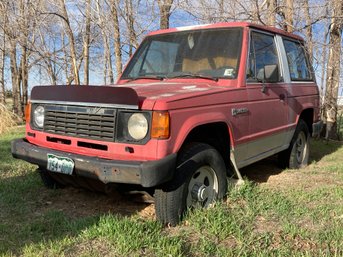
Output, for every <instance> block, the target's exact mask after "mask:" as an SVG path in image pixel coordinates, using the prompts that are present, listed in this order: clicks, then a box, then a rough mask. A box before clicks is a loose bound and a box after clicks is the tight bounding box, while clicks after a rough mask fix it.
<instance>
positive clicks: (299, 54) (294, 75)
mask: <svg viewBox="0 0 343 257" xmlns="http://www.w3.org/2000/svg"><path fill="white" fill-rule="evenodd" d="M283 44H284V46H285V50H286V56H287V62H288V66H289V73H290V76H291V80H293V81H299V80H312V76H311V72H310V68H309V67H310V65H309V62H308V59H307V56H306V54H305V51H304V47H303V46H302V45H301V44H300V43H299V42H295V41H290V40H287V39H283Z"/></svg>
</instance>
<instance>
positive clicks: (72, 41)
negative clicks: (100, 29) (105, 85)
mask: <svg viewBox="0 0 343 257" xmlns="http://www.w3.org/2000/svg"><path fill="white" fill-rule="evenodd" d="M60 6H61V10H62V16H63V21H64V22H63V24H64V28H65V30H66V33H67V35H68V38H69V46H70V55H71V59H72V69H73V74H74V81H75V84H76V85H80V76H79V69H78V65H77V56H76V48H75V38H74V33H73V30H72V29H71V26H70V21H69V17H68V13H67V9H66V6H65V0H60Z"/></svg>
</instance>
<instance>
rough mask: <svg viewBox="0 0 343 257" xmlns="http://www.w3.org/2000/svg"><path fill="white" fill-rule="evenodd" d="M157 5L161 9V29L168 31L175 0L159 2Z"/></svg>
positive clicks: (161, 0)
mask: <svg viewBox="0 0 343 257" xmlns="http://www.w3.org/2000/svg"><path fill="white" fill-rule="evenodd" d="M157 3H158V7H159V9H160V29H168V28H169V18H170V14H171V13H170V10H171V7H172V4H173V0H157Z"/></svg>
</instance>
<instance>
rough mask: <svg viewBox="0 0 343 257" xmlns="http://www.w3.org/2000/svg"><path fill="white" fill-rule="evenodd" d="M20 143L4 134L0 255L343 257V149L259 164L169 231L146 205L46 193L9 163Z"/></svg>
mask: <svg viewBox="0 0 343 257" xmlns="http://www.w3.org/2000/svg"><path fill="white" fill-rule="evenodd" d="M22 135H23V131H22V130H20V131H18V132H15V133H14V132H13V133H10V134H6V135H2V136H0V256H1V255H3V256H13V255H23V256H342V255H343V229H342V228H343V146H342V144H339V143H333V142H329V143H326V142H322V141H315V142H312V152H311V161H310V162H311V164H310V165H309V166H308V167H306V168H304V169H302V170H299V171H294V170H284V171H282V170H280V169H278V168H277V167H276V166H275V164H274V161H273V159H271V160H270V159H269V160H266V161H263V162H260V163H258V164H255V165H252V166H250V167H248V168H247V169H246V170H245V171H244V174H245V176H246V177H247V179H246V183H245V184H244V185H243V186H242V187H241V188H239V189H230V191H229V193H228V197H227V200H226V201H225V202H222V203H217V204H216V205H215V206H214V207H213V208H210V209H207V210H194V211H192V212H190V213H188V214H187V217H186V218H185V220H184V221H183V222H182V224H181V225H180V226H178V227H175V228H164V227H162V226H161V225H160V224H159V223H157V222H156V221H155V220H154V218H146V216H142V214H141V209H143V208H144V207H145V205H144V206H142V204H140V205H139V204H135V203H131V205H130V204H128V203H127V202H125V201H126V200H125V199H117V200H113V199H112V198H111V196H104V195H99V194H96V193H90V192H87V191H84V190H72V189H59V190H47V189H45V188H44V187H43V186H42V184H41V182H40V178H39V176H38V174H37V173H36V172H35V166H33V165H30V164H27V163H25V162H23V161H19V160H15V159H13V158H12V157H11V155H10V141H11V140H12V139H13V138H17V137H20V136H22ZM256 174H263V176H260V177H256ZM101 203H103V205H102V204H101ZM109 203H110V204H109ZM111 205H113V206H114V209H113V208H112V207H111ZM135 205H137V206H135ZM103 206H104V207H103ZM127 206H129V207H130V208H134V210H133V211H130V212H127ZM97 208H98V209H99V210H96V209H97Z"/></svg>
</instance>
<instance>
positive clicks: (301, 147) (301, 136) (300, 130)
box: [278, 120, 310, 169]
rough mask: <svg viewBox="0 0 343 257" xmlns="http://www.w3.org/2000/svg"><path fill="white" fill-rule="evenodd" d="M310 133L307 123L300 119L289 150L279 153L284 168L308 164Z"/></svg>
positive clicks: (300, 166)
mask: <svg viewBox="0 0 343 257" xmlns="http://www.w3.org/2000/svg"><path fill="white" fill-rule="evenodd" d="M309 142H310V133H309V129H308V127H307V124H306V123H305V121H303V120H299V122H298V125H297V128H296V129H295V132H294V135H293V138H292V140H291V143H290V145H289V147H288V149H287V150H285V151H283V152H281V153H279V156H278V159H279V164H280V166H281V167H282V168H290V169H299V168H302V167H305V166H307V164H308V158H309V153H310V143H309Z"/></svg>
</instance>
